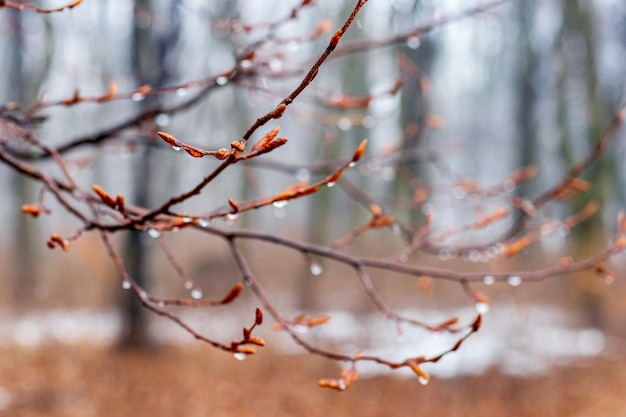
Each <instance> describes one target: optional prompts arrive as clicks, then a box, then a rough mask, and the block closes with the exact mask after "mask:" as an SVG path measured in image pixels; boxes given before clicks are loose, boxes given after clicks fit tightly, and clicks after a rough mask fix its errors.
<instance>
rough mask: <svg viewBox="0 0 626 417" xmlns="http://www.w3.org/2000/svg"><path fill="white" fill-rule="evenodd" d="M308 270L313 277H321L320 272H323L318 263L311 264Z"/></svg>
mask: <svg viewBox="0 0 626 417" xmlns="http://www.w3.org/2000/svg"><path fill="white" fill-rule="evenodd" d="M309 269H310V270H311V274H313V275H315V276H319V275H322V272H324V268H322V265H320V264H319V262H311V265H310V266H309Z"/></svg>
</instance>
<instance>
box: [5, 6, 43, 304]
mask: <svg viewBox="0 0 626 417" xmlns="http://www.w3.org/2000/svg"><path fill="white" fill-rule="evenodd" d="M6 13H7V14H8V19H9V26H10V34H11V36H13V38H14V42H9V43H8V45H9V48H10V49H9V51H8V53H7V55H6V57H7V59H8V61H9V63H10V64H9V65H8V71H9V74H8V79H9V86H8V100H9V101H14V102H17V103H20V105H23V104H24V102H25V101H26V100H27V99H28V97H29V96H32V95H34V91H33V92H28V91H26V88H29V89H30V90H35V91H36V86H33V85H30V84H29V83H28V82H27V80H26V79H25V78H26V72H25V68H24V61H23V56H24V53H25V51H24V47H25V46H24V29H23V24H22V23H23V22H22V18H23V14H22V13H20V12H19V11H17V10H14V9H9V10H6ZM10 175H11V177H12V180H11V185H12V188H13V190H12V192H11V194H12V195H14V196H15V198H16V200H17V201H16V202H15V203H16V204H14V207H16V208H17V210H16V211H15V214H14V215H15V218H14V221H13V227H14V229H13V238H12V239H11V241H12V242H13V243H14V244H13V245H12V250H13V257H12V259H13V265H14V271H13V274H12V277H13V297H14V301H15V303H16V305H17V306H18V307H28V306H29V305H30V304H32V303H33V302H34V295H35V289H36V285H37V279H36V269H37V268H36V265H37V262H36V258H37V256H36V243H37V233H38V230H39V227H38V223H37V222H36V221H33V219H32V218H31V217H30V216H25V215H24V214H23V213H22V212H21V211H20V209H19V208H20V207H21V206H22V204H26V203H31V202H32V200H33V196H34V194H35V193H34V189H33V184H32V183H31V181H30V180H29V179H27V178H26V177H25V176H23V175H18V174H17V173H16V172H11V174H10Z"/></svg>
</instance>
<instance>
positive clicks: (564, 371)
mask: <svg viewBox="0 0 626 417" xmlns="http://www.w3.org/2000/svg"><path fill="white" fill-rule="evenodd" d="M337 374H338V369H337V367H336V366H335V365H333V364H332V363H330V362H328V361H324V360H322V359H318V358H314V357H311V356H304V355H302V356H300V355H299V356H283V355H278V354H273V353H271V352H269V351H265V352H262V353H259V354H258V355H257V356H256V357H251V358H249V359H247V360H245V361H242V362H239V361H236V360H234V359H233V358H232V357H231V356H229V355H226V354H224V353H221V352H217V351H215V350H214V349H210V348H207V347H204V346H193V347H166V348H162V349H160V350H158V351H153V352H145V351H130V352H129V351H127V352H120V351H117V350H115V349H113V348H103V347H97V348H96V347H90V346H84V345H73V346H68V345H51V346H46V347H40V348H35V349H26V348H17V347H1V348H0V388H1V390H2V393H3V395H1V396H0V397H4V399H3V400H2V401H0V405H3V408H2V409H1V410H0V415H1V416H11V417H34V416H46V417H56V416H58V417H61V416H63V417H72V416H81V417H89V416H94V417H104V416H107V417H110V416H116V417H130V416H132V417H138V416H151V417H159V416H168V417H171V416H212V417H238V416H273V417H280V416H303V417H309V416H310V417H318V416H319V417H334V416H362V417H367V416H412V417H414V416H417V415H422V416H463V417H465V416H481V417H489V416H498V417H501V416H508V417H516V416H533V417H537V416H568V417H577V416H580V417H582V416H590V417H616V416H624V415H626V388H624V387H626V363H624V361H623V360H621V361H618V360H609V359H594V360H592V361H591V362H587V363H585V364H584V365H583V364H580V365H578V366H572V367H568V368H558V369H556V370H555V371H554V372H552V373H551V374H549V375H546V376H541V377H535V378H513V377H509V376H503V375H501V374H499V373H497V372H495V371H494V372H491V373H489V374H487V375H483V376H480V377H463V378H458V379H451V380H446V379H437V378H435V379H434V380H433V381H432V382H431V383H430V384H429V385H428V386H425V387H424V386H422V385H420V384H419V382H418V381H417V379H416V378H409V379H402V378H395V377H376V378H369V379H363V380H361V381H359V382H358V383H357V384H356V385H354V386H353V387H351V388H350V389H349V390H348V391H346V392H335V391H331V390H327V389H321V388H318V387H317V386H316V381H317V380H318V379H319V378H324V377H333V376H336V375H337ZM2 402H4V404H1V403H2Z"/></svg>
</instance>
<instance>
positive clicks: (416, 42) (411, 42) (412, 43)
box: [406, 36, 422, 49]
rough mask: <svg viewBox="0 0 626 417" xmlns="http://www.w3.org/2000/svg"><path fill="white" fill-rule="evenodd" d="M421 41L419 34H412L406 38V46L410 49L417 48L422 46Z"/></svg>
mask: <svg viewBox="0 0 626 417" xmlns="http://www.w3.org/2000/svg"><path fill="white" fill-rule="evenodd" d="M421 43H422V42H421V41H420V38H419V36H411V37H410V38H409V39H407V40H406V46H408V47H409V49H417V48H419V47H420V45H421Z"/></svg>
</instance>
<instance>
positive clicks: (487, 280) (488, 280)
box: [483, 275, 496, 285]
mask: <svg viewBox="0 0 626 417" xmlns="http://www.w3.org/2000/svg"><path fill="white" fill-rule="evenodd" d="M483 283H484V284H485V285H493V284H495V283H496V277H494V276H493V275H486V276H485V278H483Z"/></svg>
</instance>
